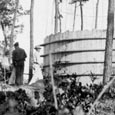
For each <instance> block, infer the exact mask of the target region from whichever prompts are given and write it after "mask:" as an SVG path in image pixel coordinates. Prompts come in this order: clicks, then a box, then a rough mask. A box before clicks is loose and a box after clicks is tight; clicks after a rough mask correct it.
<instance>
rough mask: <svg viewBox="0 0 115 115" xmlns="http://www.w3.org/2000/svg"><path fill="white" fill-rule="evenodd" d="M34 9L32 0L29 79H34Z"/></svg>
mask: <svg viewBox="0 0 115 115" xmlns="http://www.w3.org/2000/svg"><path fill="white" fill-rule="evenodd" d="M33 10H34V0H31V8H30V57H29V80H28V82H30V80H31V79H32V76H33V47H34V36H33V31H34V27H33V26H34V20H33V15H34V14H33V13H34V12H33Z"/></svg>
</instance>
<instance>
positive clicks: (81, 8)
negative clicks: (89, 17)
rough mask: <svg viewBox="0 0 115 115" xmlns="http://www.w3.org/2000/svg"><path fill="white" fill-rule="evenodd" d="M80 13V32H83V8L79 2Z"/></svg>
mask: <svg viewBox="0 0 115 115" xmlns="http://www.w3.org/2000/svg"><path fill="white" fill-rule="evenodd" d="M80 11H81V30H83V7H82V1H81V0H80Z"/></svg>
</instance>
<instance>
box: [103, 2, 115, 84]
mask: <svg viewBox="0 0 115 115" xmlns="http://www.w3.org/2000/svg"><path fill="white" fill-rule="evenodd" d="M113 34H114V0H109V4H108V19H107V33H106V37H107V38H106V46H105V62H104V76H103V83H104V84H105V83H107V82H108V81H109V78H110V77H111V74H112V48H113Z"/></svg>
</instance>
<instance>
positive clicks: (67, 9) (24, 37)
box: [16, 0, 108, 68]
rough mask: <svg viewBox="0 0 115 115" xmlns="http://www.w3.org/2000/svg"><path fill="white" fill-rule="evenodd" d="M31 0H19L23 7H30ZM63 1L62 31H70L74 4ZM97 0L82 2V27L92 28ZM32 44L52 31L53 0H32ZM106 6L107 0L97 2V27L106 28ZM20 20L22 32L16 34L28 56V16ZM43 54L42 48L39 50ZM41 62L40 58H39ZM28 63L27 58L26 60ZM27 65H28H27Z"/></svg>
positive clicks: (77, 16)
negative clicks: (22, 25)
mask: <svg viewBox="0 0 115 115" xmlns="http://www.w3.org/2000/svg"><path fill="white" fill-rule="evenodd" d="M30 1H31V0H20V3H21V4H22V5H23V8H24V9H30ZM63 1H64V3H63V4H61V5H60V12H61V14H62V15H63V19H62V31H63V32H64V31H66V30H70V31H72V25H73V12H74V5H70V4H68V3H69V1H70V0H63ZM96 1H97V0H89V2H86V3H85V4H84V9H83V11H84V29H85V30H92V29H94V25H95V9H96V8H95V7H96ZM34 2H35V5H34V45H38V44H42V43H43V41H44V38H45V37H46V36H47V35H50V34H51V33H53V31H54V12H55V8H54V0H34ZM107 7H108V0H100V3H99V15H98V17H99V20H98V29H106V24H107V21H106V19H107ZM79 9H80V8H79V7H77V11H76V26H75V30H80V10H79ZM20 20H21V22H22V23H23V24H24V30H23V33H22V34H20V35H18V36H17V40H16V41H19V43H20V46H21V47H22V48H24V49H25V50H26V52H27V54H28V57H29V39H30V34H29V31H30V29H29V28H30V26H29V23H30V22H29V16H23V17H21V19H20ZM41 54H43V50H41ZM41 62H42V60H41ZM26 63H27V64H28V59H27V62H26ZM27 66H28V65H27ZM27 68H28V67H27Z"/></svg>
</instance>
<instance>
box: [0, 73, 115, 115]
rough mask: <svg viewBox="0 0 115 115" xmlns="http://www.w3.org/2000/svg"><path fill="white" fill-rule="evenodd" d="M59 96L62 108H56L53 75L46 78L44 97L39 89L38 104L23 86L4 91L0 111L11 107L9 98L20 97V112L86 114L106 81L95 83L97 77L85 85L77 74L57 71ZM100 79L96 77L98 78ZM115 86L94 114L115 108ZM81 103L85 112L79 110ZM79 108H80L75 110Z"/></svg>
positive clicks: (101, 114)
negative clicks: (42, 98) (51, 80)
mask: <svg viewBox="0 0 115 115" xmlns="http://www.w3.org/2000/svg"><path fill="white" fill-rule="evenodd" d="M54 79H55V88H56V97H57V101H58V110H56V109H55V106H54V99H53V93H52V85H51V82H50V77H48V76H47V77H45V78H44V85H45V91H44V93H43V96H44V100H42V101H39V92H38V91H35V92H34V93H35V98H36V99H37V100H38V107H33V106H32V105H31V102H30V101H31V99H30V98H29V97H28V96H27V94H26V91H25V90H23V89H19V90H17V91H15V92H11V91H8V92H3V91H1V92H0V115H5V112H7V111H9V105H8V100H9V99H10V98H14V99H15V100H16V101H17V103H18V104H17V106H16V109H17V111H18V112H19V115H64V114H65V115H84V114H86V113H88V111H89V109H90V107H91V106H92V104H93V103H94V101H95V99H96V98H97V96H98V95H99V93H100V92H101V91H102V89H103V85H102V84H101V83H100V84H95V83H94V81H95V80H94V79H92V83H91V84H90V85H88V84H87V85H85V86H83V85H82V83H81V82H79V81H77V75H76V74H73V75H64V76H62V75H60V76H59V75H55V76H54ZM95 79H96V78H95ZM114 99H115V86H114V84H113V85H112V86H111V87H110V88H109V89H108V90H107V91H106V92H105V93H104V94H103V96H102V98H101V99H100V100H99V103H98V105H96V106H95V109H94V110H93V114H92V115H108V114H111V113H112V114H114V112H115V101H114ZM77 107H81V109H82V113H84V114H79V112H78V111H77V110H76V108H77ZM75 110H76V112H75Z"/></svg>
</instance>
